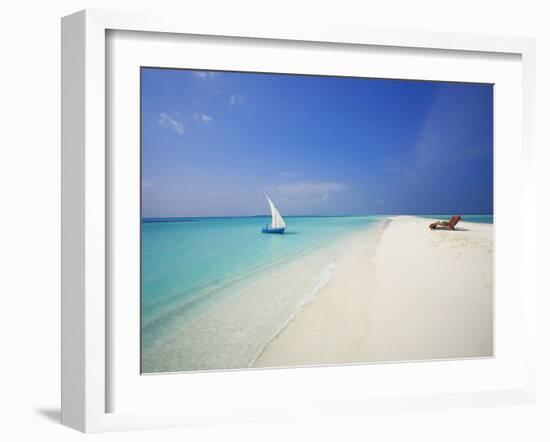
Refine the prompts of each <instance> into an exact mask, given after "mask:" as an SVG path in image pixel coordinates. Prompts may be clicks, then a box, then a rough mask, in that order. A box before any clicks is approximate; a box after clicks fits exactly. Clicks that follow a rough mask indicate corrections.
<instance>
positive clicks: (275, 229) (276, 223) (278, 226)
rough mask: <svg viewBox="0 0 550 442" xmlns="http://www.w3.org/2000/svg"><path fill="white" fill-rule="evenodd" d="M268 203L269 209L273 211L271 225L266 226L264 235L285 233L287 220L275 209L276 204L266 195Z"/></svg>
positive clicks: (263, 231) (263, 230)
mask: <svg viewBox="0 0 550 442" xmlns="http://www.w3.org/2000/svg"><path fill="white" fill-rule="evenodd" d="M264 195H265V197H266V199H267V202H268V203H269V208H270V209H271V225H269V224H266V225H265V227H264V228H263V229H262V233H285V228H286V224H285V220H284V219H283V217H282V216H281V214H280V213H279V211H278V210H277V208H276V207H275V204H273V202H272V201H271V200H270V199H269V197H268V196H267V195H266V194H265V193H264Z"/></svg>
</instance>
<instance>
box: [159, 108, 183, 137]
mask: <svg viewBox="0 0 550 442" xmlns="http://www.w3.org/2000/svg"><path fill="white" fill-rule="evenodd" d="M158 122H159V124H160V125H161V126H162V127H168V128H170V129H172V130H174V131H175V132H177V133H179V134H181V135H183V133H184V132H185V127H184V125H183V123H182V122H181V121H178V120H176V119H174V118H172V117H171V116H170V115H169V114H167V113H166V112H162V113H161V114H160V115H159V119H158Z"/></svg>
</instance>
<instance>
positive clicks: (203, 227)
mask: <svg viewBox="0 0 550 442" xmlns="http://www.w3.org/2000/svg"><path fill="white" fill-rule="evenodd" d="M285 219H286V221H287V224H288V227H287V231H286V232H285V234H284V235H269V234H262V233H260V230H261V227H262V226H264V225H265V224H266V223H267V222H269V219H268V218H267V217H247V218H194V219H160V220H144V222H143V223H142V295H141V306H142V309H141V320H142V371H143V372H146V373H151V372H164V371H179V370H211V369H224V368H244V367H247V366H250V365H251V364H252V363H253V361H254V359H255V358H256V357H257V356H258V354H259V353H260V352H261V351H262V349H263V348H264V347H265V345H266V344H267V343H268V342H269V341H270V340H271V339H272V338H273V337H274V335H276V334H277V333H278V332H279V331H280V330H281V328H282V327H284V326H285V324H287V323H288V321H289V320H291V319H292V317H293V316H294V315H296V314H297V312H298V311H299V309H300V308H301V307H303V305H304V304H305V303H307V302H309V301H310V300H311V299H313V298H314V297H315V296H316V294H317V293H318V292H319V291H320V290H321V289H322V288H323V287H324V285H326V284H327V283H328V281H330V278H331V275H332V272H333V271H334V269H335V266H336V265H337V263H336V262H335V261H334V256H335V253H336V252H335V250H336V249H335V248H336V247H337V245H338V243H339V241H338V240H339V239H341V238H344V237H346V236H348V235H350V234H352V233H354V232H359V231H362V230H364V229H370V228H373V227H375V226H376V225H379V223H380V222H381V221H382V220H383V219H384V217H378V216H364V217H287V218H285Z"/></svg>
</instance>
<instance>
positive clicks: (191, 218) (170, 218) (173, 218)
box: [141, 213, 494, 223]
mask: <svg viewBox="0 0 550 442" xmlns="http://www.w3.org/2000/svg"><path fill="white" fill-rule="evenodd" d="M453 215H455V213H451V214H424V213H423V214H398V215H395V214H391V213H374V214H369V215H366V214H362V215H284V217H285V219H287V218H353V217H363V216H416V217H420V218H429V219H435V218H446V217H447V218H450V217H451V216H453ZM462 216H464V217H477V216H479V217H493V216H494V214H492V213H466V214H463V215H462ZM238 218H271V214H265V215H227V216H166V217H142V218H141V222H142V223H162V222H165V223H168V222H192V221H200V220H209V219H211V220H214V219H238ZM466 221H468V222H477V221H474V220H466Z"/></svg>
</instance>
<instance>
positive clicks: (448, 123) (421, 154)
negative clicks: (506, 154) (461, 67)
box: [414, 91, 492, 169]
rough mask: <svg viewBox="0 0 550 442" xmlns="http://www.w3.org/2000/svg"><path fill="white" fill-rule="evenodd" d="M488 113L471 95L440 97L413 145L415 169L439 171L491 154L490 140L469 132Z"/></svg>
mask: <svg viewBox="0 0 550 442" xmlns="http://www.w3.org/2000/svg"><path fill="white" fill-rule="evenodd" d="M487 111H488V109H486V108H484V107H482V106H481V105H480V103H479V102H478V99H477V96H476V95H475V94H473V93H471V92H470V93H469V94H468V93H463V92H460V93H459V92H457V91H453V92H447V93H440V94H439V95H438V97H437V98H436V100H435V102H434V104H433V106H432V108H431V110H430V112H429V113H428V115H427V118H426V121H425V123H424V127H423V129H422V131H421V133H420V137H419V139H418V142H417V144H416V148H415V154H416V158H415V164H414V167H415V168H416V169H422V168H426V167H439V166H441V165H442V164H448V163H455V162H461V161H465V160H469V159H472V158H477V157H481V156H483V155H487V154H489V153H491V151H492V142H491V140H490V139H488V138H487V139H485V140H480V139H479V137H475V136H472V134H473V133H474V131H473V129H472V128H476V127H479V121H483V118H484V117H485V115H486V113H487ZM487 133H490V132H488V131H487Z"/></svg>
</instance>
